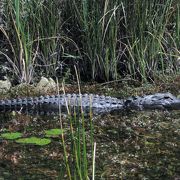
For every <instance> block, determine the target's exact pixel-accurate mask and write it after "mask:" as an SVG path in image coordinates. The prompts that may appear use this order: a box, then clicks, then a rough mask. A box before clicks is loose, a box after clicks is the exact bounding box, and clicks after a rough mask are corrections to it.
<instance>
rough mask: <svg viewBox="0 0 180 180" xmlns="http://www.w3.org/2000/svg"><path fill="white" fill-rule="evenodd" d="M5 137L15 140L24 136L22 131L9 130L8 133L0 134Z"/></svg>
mask: <svg viewBox="0 0 180 180" xmlns="http://www.w3.org/2000/svg"><path fill="white" fill-rule="evenodd" d="M0 136H1V137H2V138H4V139H9V140H14V139H18V138H20V137H22V133H20V132H7V133H2V134H1V135H0Z"/></svg>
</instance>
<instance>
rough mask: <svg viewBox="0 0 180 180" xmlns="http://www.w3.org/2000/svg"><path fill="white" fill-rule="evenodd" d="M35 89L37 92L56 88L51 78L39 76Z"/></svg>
mask: <svg viewBox="0 0 180 180" xmlns="http://www.w3.org/2000/svg"><path fill="white" fill-rule="evenodd" d="M36 90H37V91H39V92H47V91H53V90H56V83H55V81H54V80H53V79H52V78H49V79H47V78H46V77H41V80H40V81H39V83H38V84H37V86H36Z"/></svg>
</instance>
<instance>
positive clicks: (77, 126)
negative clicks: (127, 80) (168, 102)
mask: <svg viewBox="0 0 180 180" xmlns="http://www.w3.org/2000/svg"><path fill="white" fill-rule="evenodd" d="M91 87H92V86H91ZM179 87H180V86H179V81H175V83H172V82H171V83H170V84H169V85H167V84H163V83H160V84H159V85H157V84H156V86H155V87H154V86H153V87H152V86H147V85H146V86H145V88H143V89H142V88H141V89H139V88H132V87H129V86H128V87H127V88H126V86H125V87H123V89H122V86H120V87H117V86H115V88H114V87H112V86H111V88H107V87H105V88H104V89H103V88H102V87H101V89H100V90H99V89H97V88H94V87H92V89H91V88H90V87H89V86H87V87H86V88H84V89H83V91H82V92H90V93H94V92H101V93H102V94H105V95H113V96H116V97H124V96H126V97H128V96H130V95H133V94H136V93H137V94H149V93H154V92H167V91H169V92H172V93H173V94H175V95H177V94H179ZM116 88H117V89H116ZM113 89H115V91H113ZM121 89H122V90H121ZM98 90H99V91H98ZM71 91H72V92H75V89H71ZM13 92H15V91H13ZM116 92H118V93H116ZM121 92H123V93H124V92H128V93H127V94H122V93H121ZM18 93H19V90H18ZM61 120H62V125H63V131H64V136H63V137H64V142H65V148H66V157H67V160H68V164H69V168H70V171H71V174H72V179H80V178H79V177H78V175H77V174H78V173H77V168H76V162H75V159H76V158H75V154H74V151H73V150H72V149H74V139H75V142H76V143H77V144H78V145H79V149H81V151H82V149H83V142H82V141H83V139H82V136H83V135H82V131H81V128H82V122H84V132H85V139H86V142H85V144H86V146H85V147H86V157H87V167H86V168H87V171H88V177H89V179H92V169H93V168H92V167H93V166H92V159H93V157H92V154H93V148H92V143H93V145H94V143H96V149H95V179H123V180H124V179H144V180H145V179H148V180H149V179H150V180H151V179H163V180H164V179H168V180H169V179H173V180H179V179H180V111H169V112H168V111H146V112H144V111H141V112H128V113H116V114H104V115H101V116H96V117H93V118H92V119H91V120H90V119H89V118H88V117H87V118H86V117H85V119H84V121H83V120H82V118H81V117H79V118H77V119H75V120H74V121H71V122H72V124H71V123H70V120H69V118H68V117H67V116H62V117H61ZM60 122H61V121H60V118H59V116H43V115H41V116H39V115H27V114H26V115H25V114H19V113H14V112H12V113H9V114H0V179H38V180H39V179H69V177H68V175H67V168H66V163H65V158H64V157H65V155H64V149H63V142H62V135H57V136H53V135H52V136H46V133H45V132H46V131H47V130H52V129H55V130H57V129H58V130H59V129H61V123H60ZM77 122H80V123H77ZM91 122H92V123H91ZM72 130H73V132H74V134H75V135H76V136H75V138H74V139H73V140H72ZM8 132H15V133H16V132H18V133H21V136H22V137H23V138H28V137H33V138H34V137H37V138H45V139H50V141H51V142H50V143H49V144H48V143H47V144H46V145H42V144H35V143H28V144H26V143H19V142H17V141H18V139H20V137H17V139H11V138H9V139H7V138H4V136H3V134H4V133H8ZM92 132H93V133H92ZM78 133H79V134H78ZM92 134H93V137H92ZM76 138H77V139H76ZM78 141H79V142H78ZM83 158H84V156H83V153H82V154H81V153H80V154H79V159H80V161H81V160H82V161H83ZM80 164H81V163H80ZM81 167H82V172H83V163H82V164H81Z"/></svg>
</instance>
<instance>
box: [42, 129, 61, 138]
mask: <svg viewBox="0 0 180 180" xmlns="http://www.w3.org/2000/svg"><path fill="white" fill-rule="evenodd" d="M62 133H63V129H49V130H46V131H45V136H46V137H57V136H59V135H61V134H62Z"/></svg>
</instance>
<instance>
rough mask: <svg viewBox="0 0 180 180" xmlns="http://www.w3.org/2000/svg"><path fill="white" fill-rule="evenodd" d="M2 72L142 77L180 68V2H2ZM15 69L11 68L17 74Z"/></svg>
mask: <svg viewBox="0 0 180 180" xmlns="http://www.w3.org/2000/svg"><path fill="white" fill-rule="evenodd" d="M0 6H1V11H0V30H1V39H0V40H1V44H0V61H1V76H2V74H6V75H8V76H10V77H11V78H12V79H16V80H18V82H28V83H29V82H34V81H35V78H38V77H40V76H42V75H45V76H50V77H56V76H57V77H58V78H62V77H67V78H68V79H72V80H73V78H74V76H75V73H74V66H76V67H77V69H78V72H79V74H80V75H81V78H82V79H84V80H88V81H89V80H98V81H109V80H116V79H120V78H122V77H125V76H127V75H128V77H129V76H130V78H138V79H140V80H142V81H146V80H149V79H150V80H152V79H153V78H154V77H156V76H157V75H158V73H161V74H164V75H166V74H167V73H177V72H178V71H179V64H180V62H179V59H178V57H179V56H180V54H179V53H180V52H179V49H180V2H179V1H178V0H158V1H157V0H151V1H147V0H135V1H133V2H132V1H126V0H104V1H102V0H96V1H95V0H66V1H63V0H60V1H58V0H31V1H28V0H13V1H12V0H2V1H1V2H0ZM12 70H13V71H12Z"/></svg>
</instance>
